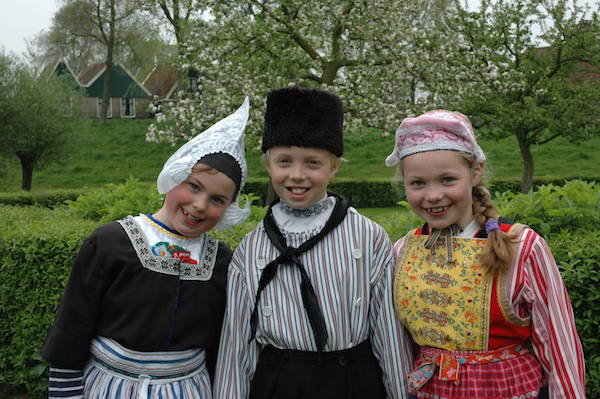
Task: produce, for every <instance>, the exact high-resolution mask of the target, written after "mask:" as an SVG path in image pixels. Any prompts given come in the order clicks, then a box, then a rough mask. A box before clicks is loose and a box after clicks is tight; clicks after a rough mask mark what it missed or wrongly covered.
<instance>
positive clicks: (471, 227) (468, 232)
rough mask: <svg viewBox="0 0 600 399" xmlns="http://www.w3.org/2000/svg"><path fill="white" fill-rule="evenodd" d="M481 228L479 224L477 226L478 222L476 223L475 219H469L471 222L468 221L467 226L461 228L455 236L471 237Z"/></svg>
mask: <svg viewBox="0 0 600 399" xmlns="http://www.w3.org/2000/svg"><path fill="white" fill-rule="evenodd" d="M480 229H481V226H479V223H477V222H476V221H475V219H473V220H471V223H469V224H468V225H467V227H465V228H464V229H463V231H462V232H461V233H460V234H458V235H457V236H456V237H458V238H473V237H475V233H477V232H478V231H479V230H480Z"/></svg>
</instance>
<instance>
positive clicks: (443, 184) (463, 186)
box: [401, 150, 483, 229]
mask: <svg viewBox="0 0 600 399" xmlns="http://www.w3.org/2000/svg"><path fill="white" fill-rule="evenodd" d="M401 162H402V175H403V179H404V187H405V191H406V199H407V201H408V203H409V205H410V207H411V208H412V209H413V211H414V212H415V213H416V214H417V215H419V217H421V219H423V220H424V221H425V222H426V223H427V224H428V225H429V226H430V227H432V228H437V229H444V228H446V227H448V226H450V225H452V224H454V223H458V224H460V225H462V226H467V225H468V224H469V223H470V222H471V221H472V220H473V197H472V190H473V187H474V186H475V185H476V184H478V183H479V180H480V178H481V171H482V166H483V165H482V164H477V165H476V166H475V167H474V168H473V169H471V168H470V167H469V166H468V165H467V161H466V159H465V158H463V157H462V156H461V155H460V154H459V153H458V152H456V151H446V150H443V151H428V152H421V153H417V154H413V155H410V156H408V157H406V158H404V159H403V160H402V161H401Z"/></svg>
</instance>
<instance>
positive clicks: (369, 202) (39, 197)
mask: <svg viewBox="0 0 600 399" xmlns="http://www.w3.org/2000/svg"><path fill="white" fill-rule="evenodd" d="M129 180H132V181H136V182H139V183H140V185H143V186H147V187H148V189H149V190H150V192H154V193H156V189H155V186H154V183H142V182H140V181H139V180H137V179H129ZM129 180H128V181H129ZM570 180H575V178H573V179H571V178H570V179H569V180H565V178H561V177H554V176H549V177H540V178H537V179H535V181H534V186H535V189H537V188H538V187H540V186H543V185H549V184H552V185H555V186H562V185H564V184H565V181H570ZM582 180H584V181H589V182H594V181H598V182H600V177H598V178H584V179H582ZM520 185H521V182H520V181H518V180H508V179H493V180H491V181H490V182H489V183H488V186H489V189H490V191H491V192H492V193H494V195H499V194H501V193H504V192H513V193H518V192H519V190H520ZM108 186H113V187H119V186H120V185H108ZM268 186H269V184H268V179H250V180H249V181H248V182H247V183H246V185H245V186H244V189H243V192H244V193H252V194H254V195H255V196H256V197H257V199H258V201H257V204H259V205H265V204H266V202H267V190H268ZM328 189H329V191H331V192H334V193H336V194H339V195H341V196H343V197H345V198H346V199H348V200H349V201H350V203H351V204H352V206H354V207H355V208H376V207H380V208H385V207H389V206H395V205H396V204H397V203H398V201H399V200H403V199H405V196H404V189H403V188H402V185H401V184H399V183H393V182H392V181H391V180H390V179H388V178H376V179H369V180H352V179H345V178H336V179H333V181H332V182H331V183H330V184H329V188H328ZM94 190H97V188H96V189H85V191H83V190H62V191H61V190H56V191H49V192H36V193H33V194H32V193H27V192H19V193H0V204H3V205H18V206H27V205H34V206H46V207H49V208H54V207H56V206H58V205H62V204H64V203H65V202H67V201H74V200H75V199H77V197H79V195H81V194H86V193H88V192H89V191H94ZM156 198H158V197H156Z"/></svg>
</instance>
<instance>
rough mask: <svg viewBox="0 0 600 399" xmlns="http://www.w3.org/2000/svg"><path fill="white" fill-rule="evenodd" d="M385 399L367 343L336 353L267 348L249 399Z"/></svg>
mask: <svg viewBox="0 0 600 399" xmlns="http://www.w3.org/2000/svg"><path fill="white" fill-rule="evenodd" d="M271 398H273V399H274V398H277V399H321V398H322V399H361V398H369V399H379V398H381V399H385V388H384V387H383V380H382V374H381V369H380V367H379V363H378V362H377V359H376V358H375V356H374V355H373V350H372V349H371V344H370V342H369V341H368V340H367V341H365V342H363V343H362V344H359V345H358V346H355V347H354V348H350V349H346V350H342V351H334V352H322V353H317V352H304V351H296V350H281V349H276V348H274V347H272V346H266V347H265V348H264V349H263V350H262V351H261V353H260V356H259V360H258V366H257V368H256V373H255V374H254V379H253V380H252V384H251V386H250V399H271Z"/></svg>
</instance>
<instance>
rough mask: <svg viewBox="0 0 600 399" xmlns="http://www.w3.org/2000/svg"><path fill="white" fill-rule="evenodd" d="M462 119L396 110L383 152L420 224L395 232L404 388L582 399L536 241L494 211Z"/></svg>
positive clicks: (559, 305) (550, 277)
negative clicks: (408, 344) (407, 354)
mask: <svg viewBox="0 0 600 399" xmlns="http://www.w3.org/2000/svg"><path fill="white" fill-rule="evenodd" d="M484 163H485V155H484V153H483V151H482V150H481V148H480V147H479V145H478V144H477V141H476V138H475V134H474V132H473V128H472V126H471V123H470V122H469V119H468V118H467V117H466V116H464V115H462V114H460V113H457V112H451V111H446V110H435V111H430V112H427V113H425V114H423V115H421V116H419V117H416V118H406V119H404V120H403V121H402V123H401V124H400V126H399V127H398V129H397V131H396V139H395V148H394V151H393V152H392V154H391V155H390V156H389V157H388V158H387V159H386V164H387V165H388V166H394V165H398V167H399V170H400V172H401V176H402V180H403V183H404V187H405V191H406V198H407V201H408V203H409V205H410V207H411V208H412V209H413V211H414V212H415V213H416V214H417V215H419V216H420V217H421V218H422V219H423V221H424V222H425V224H424V225H423V226H421V227H419V228H417V229H415V230H413V231H411V232H409V233H408V234H407V235H406V236H404V237H403V238H402V239H400V240H399V241H398V242H396V244H395V246H394V249H395V252H396V257H397V266H396V271H395V277H394V288H393V290H394V307H395V312H396V316H397V317H398V319H399V320H400V321H401V322H402V324H404V326H405V327H406V328H407V330H408V331H409V332H410V334H411V336H412V338H413V340H414V342H415V343H416V347H418V353H417V355H416V358H415V362H414V369H413V371H412V373H411V374H410V375H409V376H408V386H409V394H410V395H411V396H412V397H413V398H447V399H453V398H461V399H467V398H496V399H501V398H584V397H585V384H584V375H585V370H584V362H583V354H582V348H581V342H580V340H579V337H578V335H577V331H576V329H575V323H574V318H573V310H572V307H571V303H570V302H569V298H568V295H567V290H566V288H565V286H564V284H563V281H562V279H561V276H560V274H559V271H558V268H557V266H556V262H555V261H554V258H553V256H552V253H551V252H550V249H549V248H548V245H547V244H546V242H545V241H544V239H543V238H542V237H540V236H539V235H538V234H537V233H536V232H535V231H533V230H532V229H531V228H529V227H527V226H524V225H521V224H513V223H512V222H510V221H508V220H506V219H503V218H500V217H499V215H498V213H497V211H496V207H495V206H494V204H493V202H492V200H491V195H490V192H489V191H488V190H487V189H486V187H485V186H484V184H483V183H482V181H481V179H482V172H483V168H484Z"/></svg>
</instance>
